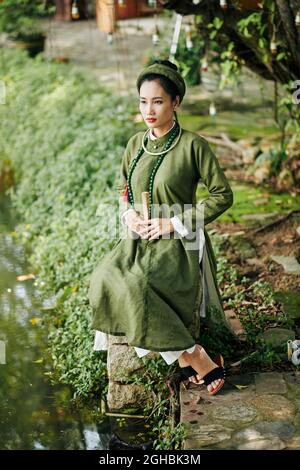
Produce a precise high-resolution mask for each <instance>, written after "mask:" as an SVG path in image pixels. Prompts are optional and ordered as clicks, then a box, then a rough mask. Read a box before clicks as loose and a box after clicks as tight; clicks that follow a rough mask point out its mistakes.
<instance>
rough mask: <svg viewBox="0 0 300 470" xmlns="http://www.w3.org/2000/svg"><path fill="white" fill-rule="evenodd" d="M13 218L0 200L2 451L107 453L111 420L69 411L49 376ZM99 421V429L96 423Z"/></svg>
mask: <svg viewBox="0 0 300 470" xmlns="http://www.w3.org/2000/svg"><path fill="white" fill-rule="evenodd" d="M16 223H17V217H16V215H15V214H14V212H13V209H12V208H11V207H10V201H9V199H8V198H2V199H1V200H0V345H1V346H0V448H1V449H47V450H48V449H87V450H89V449H107V448H108V442H109V439H110V438H111V423H110V420H109V418H105V419H103V420H102V419H100V420H99V419H97V420H96V421H97V424H96V423H95V419H94V417H93V416H92V413H90V412H89V411H87V410H86V409H80V408H79V407H75V406H74V405H72V402H71V398H72V392H71V390H70V389H69V388H68V387H64V386H52V385H51V383H50V380H49V378H48V376H47V372H48V371H47V366H46V365H44V363H43V357H45V345H46V344H47V342H46V331H45V327H43V326H42V324H41V322H40V319H41V315H42V312H41V308H42V307H43V303H42V301H41V298H40V295H39V292H38V288H37V287H36V286H35V285H34V282H35V281H34V279H28V280H26V281H20V280H18V279H17V276H20V275H24V274H29V273H30V271H29V266H28V264H27V263H26V253H25V252H24V249H23V248H22V247H21V246H20V245H18V244H17V243H16V240H15V238H14V236H13V230H14V226H15V224H16ZM99 421H100V423H99Z"/></svg>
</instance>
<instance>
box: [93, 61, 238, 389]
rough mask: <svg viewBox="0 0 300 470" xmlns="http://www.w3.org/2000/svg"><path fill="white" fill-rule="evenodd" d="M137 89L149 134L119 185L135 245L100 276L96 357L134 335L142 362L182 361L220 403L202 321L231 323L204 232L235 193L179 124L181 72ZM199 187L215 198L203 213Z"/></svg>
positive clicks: (203, 145) (115, 254)
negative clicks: (154, 357) (115, 338)
mask: <svg viewBox="0 0 300 470" xmlns="http://www.w3.org/2000/svg"><path fill="white" fill-rule="evenodd" d="M137 89H138V92H139V103H140V104H139V108H140V112H141V114H142V117H143V119H144V121H145V123H146V126H147V130H146V132H144V131H142V132H138V133H136V134H135V135H133V136H132V137H131V138H130V139H129V141H128V144H127V147H126V150H125V153H124V155H123V161H122V166H121V180H120V184H119V185H118V189H119V191H120V194H121V196H122V201H123V206H122V214H121V221H122V223H123V225H126V226H127V227H128V230H127V234H128V235H130V236H127V237H125V238H122V239H119V240H118V242H117V243H116V245H115V246H114V248H113V249H112V251H111V252H109V253H108V254H106V256H104V258H102V260H101V261H100V263H99V264H98V266H96V268H95V269H94V271H93V273H92V275H91V279H90V288H89V300H90V304H91V306H92V308H93V320H92V327H93V328H95V329H96V330H97V331H96V337H95V345H94V349H96V350H100V349H107V334H108V333H110V334H112V335H125V336H126V337H127V340H128V344H130V345H132V346H133V347H134V348H135V350H136V352H137V354H138V356H139V357H142V356H144V355H146V354H147V353H148V352H149V351H157V352H159V353H160V354H161V356H162V357H163V358H164V359H165V361H166V362H167V363H168V364H171V363H172V362H174V361H175V360H177V359H178V362H179V365H180V366H181V367H182V370H183V372H184V374H185V375H186V376H189V377H190V380H192V381H193V382H195V383H202V382H204V383H205V384H206V386H207V389H208V393H209V394H214V393H216V392H217V391H218V390H219V389H220V388H221V387H222V386H223V384H224V381H225V371H224V368H223V367H219V366H218V365H217V364H216V363H215V362H213V361H212V360H211V359H210V357H209V356H208V355H207V353H206V352H205V350H204V349H203V348H202V347H201V345H200V344H198V343H197V340H198V338H199V332H200V316H205V315H206V312H207V309H208V308H210V307H212V306H214V307H216V308H217V309H218V311H219V312H221V316H220V318H221V320H220V321H223V320H224V312H223V309H222V303H221V297H220V293H219V290H218V286H217V281H216V260H215V257H214V253H213V250H212V246H211V243H210V240H209V237H208V234H207V232H206V229H205V225H206V224H208V223H209V222H211V221H213V220H214V219H216V218H217V217H218V216H219V215H220V214H222V213H223V212H224V211H225V210H226V209H228V208H229V207H230V206H231V205H232V202H233V195H232V191H231V188H230V186H229V183H228V181H227V179H226V177H225V175H224V173H223V171H222V169H221V168H220V166H219V163H218V160H217V158H216V157H215V155H214V153H213V152H212V151H211V149H210V147H209V146H208V143H207V141H206V140H205V139H204V138H202V137H200V136H199V135H198V134H196V133H194V132H190V131H188V130H185V129H182V128H181V127H180V125H179V123H178V120H177V115H176V110H177V108H178V107H179V105H180V103H181V101H182V99H183V96H184V94H185V90H186V86H185V82H184V80H183V78H182V76H181V75H180V73H179V72H178V70H177V67H176V65H175V64H173V63H171V62H169V61H167V60H158V61H155V62H154V63H153V64H152V65H150V66H148V67H147V68H145V69H144V70H143V71H142V72H141V73H140V75H139V76H138V78H137ZM200 180H201V181H202V182H204V184H205V185H206V187H207V189H208V191H209V193H210V195H209V197H207V198H206V199H204V201H202V202H201V203H197V204H196V199H195V196H196V189H197V185H198V182H199V181H200ZM143 191H148V193H149V218H148V220H146V218H144V216H143V211H142V207H143V201H142V192H143Z"/></svg>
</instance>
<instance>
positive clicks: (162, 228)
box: [139, 218, 174, 240]
mask: <svg viewBox="0 0 300 470" xmlns="http://www.w3.org/2000/svg"><path fill="white" fill-rule="evenodd" d="M139 225H140V227H141V228H140V230H139V234H140V235H141V237H142V238H148V239H149V240H154V239H155V238H159V237H160V236H161V235H165V234H167V233H172V232H174V226H173V224H172V222H171V219H168V218H162V219H159V218H156V219H149V220H142V221H141V222H140V223H139Z"/></svg>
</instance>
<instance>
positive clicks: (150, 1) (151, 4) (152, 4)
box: [148, 0, 157, 8]
mask: <svg viewBox="0 0 300 470" xmlns="http://www.w3.org/2000/svg"><path fill="white" fill-rule="evenodd" d="M148 6H149V7H150V8H156V7H157V4H156V0H148Z"/></svg>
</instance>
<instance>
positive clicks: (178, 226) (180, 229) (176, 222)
mask: <svg viewBox="0 0 300 470" xmlns="http://www.w3.org/2000/svg"><path fill="white" fill-rule="evenodd" d="M170 220H171V222H172V224H173V227H174V230H175V231H176V232H177V233H179V235H181V236H182V237H185V236H186V235H187V234H188V233H189V231H188V230H187V229H186V228H185V226H184V225H183V223H182V222H181V220H180V219H179V218H178V217H177V216H176V215H175V216H174V217H171V219H170Z"/></svg>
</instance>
